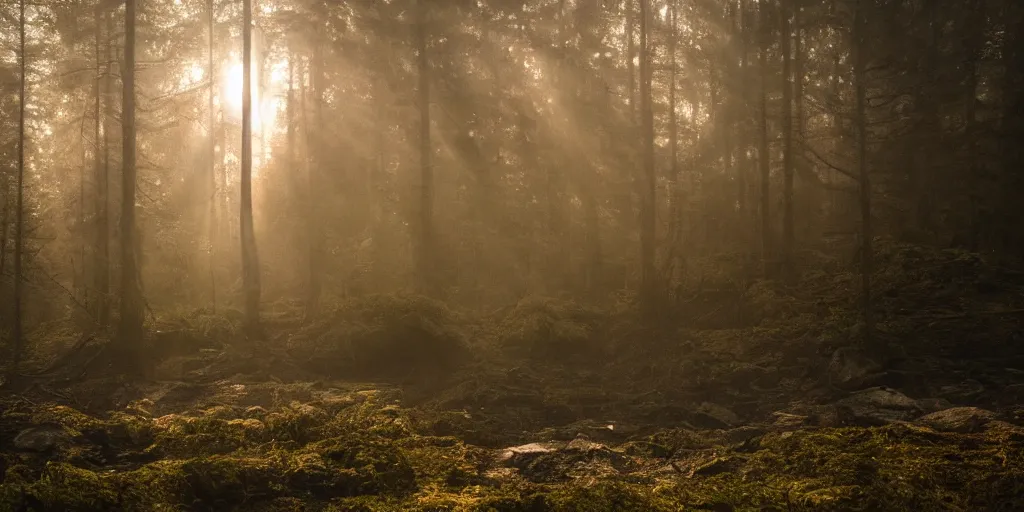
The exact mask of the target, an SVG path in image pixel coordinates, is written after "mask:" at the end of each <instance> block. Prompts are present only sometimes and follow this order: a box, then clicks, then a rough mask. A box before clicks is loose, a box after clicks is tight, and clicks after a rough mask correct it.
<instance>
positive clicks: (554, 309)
mask: <svg viewBox="0 0 1024 512" xmlns="http://www.w3.org/2000/svg"><path fill="white" fill-rule="evenodd" d="M601 317H602V315H601V313H600V312H597V311H592V310H589V309H586V308H584V307H583V306H580V305H578V304H576V303H574V302H569V301H561V300H557V299H551V298H543V297H532V298H527V299H523V300H522V301H520V302H519V304H517V305H516V307H515V309H513V310H512V312H511V313H509V314H508V315H507V316H506V317H505V318H503V319H502V320H501V321H500V323H499V325H498V341H499V343H500V344H501V346H502V347H503V348H505V349H507V350H509V351H511V352H513V353H515V354H517V355H521V356H527V357H531V358H543V359H547V358H558V359H561V358H566V357H577V356H583V355H587V354H593V353H595V352H596V353H599V354H600V353H604V352H605V349H606V347H604V346H603V345H601V344H600V343H598V342H597V341H596V340H595V337H596V331H597V328H598V323H599V321H600V319H601Z"/></svg>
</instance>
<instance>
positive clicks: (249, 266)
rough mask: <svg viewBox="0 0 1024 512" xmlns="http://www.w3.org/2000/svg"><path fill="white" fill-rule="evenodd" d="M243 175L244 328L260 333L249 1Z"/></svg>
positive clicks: (248, 11) (247, 7)
mask: <svg viewBox="0 0 1024 512" xmlns="http://www.w3.org/2000/svg"><path fill="white" fill-rule="evenodd" d="M242 23H243V25H242V177H241V185H242V191H241V208H240V209H239V213H240V216H239V221H238V223H239V230H240V234H241V237H240V238H241V239H242V287H243V292H244V294H245V312H244V313H245V328H246V331H247V333H248V335H249V336H250V338H257V337H259V336H260V311H259V309H260V267H259V259H258V257H257V253H256V234H255V232H254V230H253V221H252V0H244V1H243V4H242Z"/></svg>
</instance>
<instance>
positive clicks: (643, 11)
mask: <svg viewBox="0 0 1024 512" xmlns="http://www.w3.org/2000/svg"><path fill="white" fill-rule="evenodd" d="M649 1H650V0H640V88H641V89H640V102H641V106H640V110H641V112H640V115H641V117H642V119H641V121H642V134H641V136H642V137H643V143H644V151H643V176H642V177H641V180H640V182H641V185H642V187H641V196H640V226H641V227H640V283H641V284H640V306H641V309H642V310H643V311H644V314H645V315H647V316H654V315H655V314H656V312H657V301H658V288H657V286H658V285H657V276H656V275H655V267H654V251H655V243H656V241H655V236H656V225H655V208H654V205H655V199H656V198H655V190H654V186H655V175H654V109H653V108H652V105H651V103H652V100H653V98H652V93H651V74H652V71H651V53H652V52H651V48H650V37H649V36H650V34H649V31H650V21H651V20H650V12H649V11H650V5H649Z"/></svg>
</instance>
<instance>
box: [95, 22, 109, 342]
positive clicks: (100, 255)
mask: <svg viewBox="0 0 1024 512" xmlns="http://www.w3.org/2000/svg"><path fill="white" fill-rule="evenodd" d="M104 21H105V25H106V44H105V45H104V46H105V48H104V53H103V58H104V60H105V61H106V77H105V78H104V79H103V102H104V105H103V161H102V163H101V164H100V168H99V169H98V170H97V173H98V174H97V178H96V183H97V191H96V201H97V204H96V251H95V255H96V275H95V276H94V277H95V279H96V284H95V288H96V303H95V306H96V322H97V323H98V324H99V325H100V328H106V327H108V326H109V325H110V146H111V142H110V138H111V134H112V133H113V126H112V124H113V122H112V120H113V119H114V50H113V44H114V43H113V36H114V19H113V16H112V14H111V13H110V12H109V11H107V12H106V14H105V15H104Z"/></svg>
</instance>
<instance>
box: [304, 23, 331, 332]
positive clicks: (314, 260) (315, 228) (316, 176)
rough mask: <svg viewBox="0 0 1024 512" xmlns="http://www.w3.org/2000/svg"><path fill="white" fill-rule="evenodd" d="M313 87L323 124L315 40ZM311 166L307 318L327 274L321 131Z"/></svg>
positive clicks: (319, 55)
mask: <svg viewBox="0 0 1024 512" xmlns="http://www.w3.org/2000/svg"><path fill="white" fill-rule="evenodd" d="M309 74H310V76H309V81H310V86H311V87H312V88H313V124H314V126H318V127H322V126H323V123H324V118H323V87H324V84H323V50H322V47H321V46H320V43H319V41H318V42H316V43H314V47H313V60H312V62H310V69H309ZM310 145H311V148H310V154H311V157H312V158H311V159H310V165H309V168H308V169H307V171H308V172H307V175H306V179H307V183H306V185H307V188H306V207H307V209H306V219H307V222H308V237H309V255H308V256H309V276H308V280H307V285H308V289H307V293H308V294H309V296H308V297H307V300H306V317H307V318H311V317H312V315H314V314H315V313H316V312H317V310H318V309H319V304H320V294H321V291H322V290H321V285H320V279H321V278H322V277H323V270H322V269H323V258H324V256H323V252H324V234H323V229H322V228H321V226H320V223H319V222H318V221H317V219H316V218H315V217H316V209H317V207H318V206H319V204H320V200H321V196H320V188H321V185H320V183H321V179H320V177H321V173H322V172H323V167H324V165H325V163H326V160H325V158H326V155H325V151H324V139H323V136H322V133H321V131H320V130H317V131H316V133H315V134H313V135H312V137H311V138H310Z"/></svg>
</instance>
